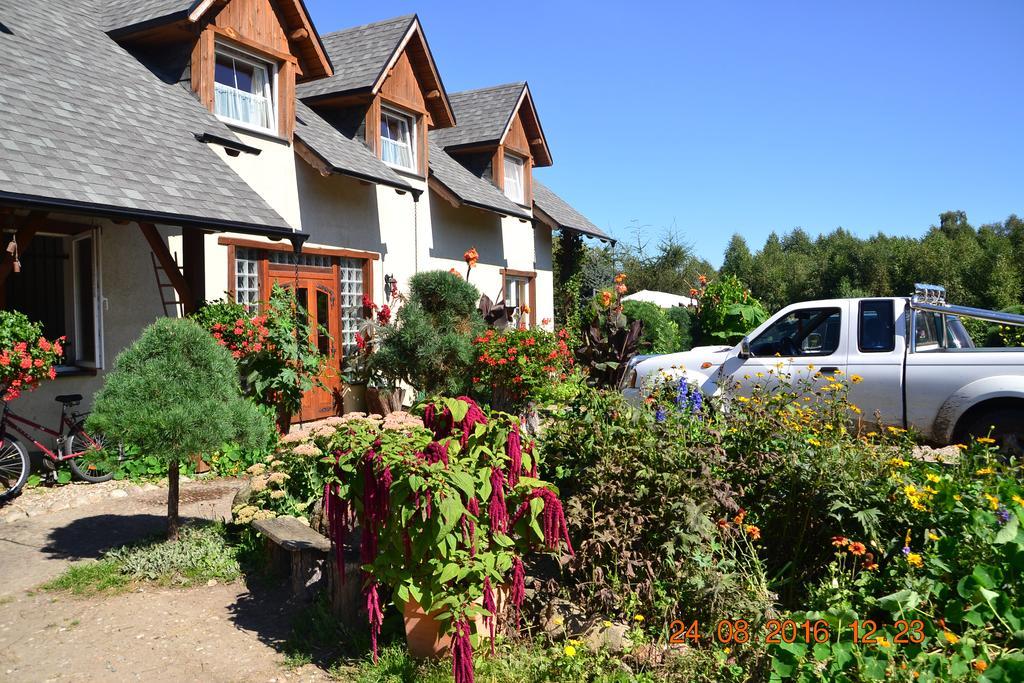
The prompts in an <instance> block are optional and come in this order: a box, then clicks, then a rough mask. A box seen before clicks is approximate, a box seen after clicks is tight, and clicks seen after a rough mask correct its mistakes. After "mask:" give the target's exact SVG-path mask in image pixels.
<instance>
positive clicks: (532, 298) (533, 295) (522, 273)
mask: <svg viewBox="0 0 1024 683" xmlns="http://www.w3.org/2000/svg"><path fill="white" fill-rule="evenodd" d="M509 277H517V278H524V279H526V280H528V281H529V290H530V291H529V297H528V298H529V304H530V327H536V326H537V271H535V270H514V269H512V268H502V269H501V296H502V299H504V298H505V291H506V287H507V286H508V278H509Z"/></svg>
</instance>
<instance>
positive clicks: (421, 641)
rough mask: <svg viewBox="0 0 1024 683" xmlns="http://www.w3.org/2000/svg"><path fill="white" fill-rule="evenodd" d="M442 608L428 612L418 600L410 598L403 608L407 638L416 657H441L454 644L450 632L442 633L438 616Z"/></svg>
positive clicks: (410, 649) (410, 651)
mask: <svg viewBox="0 0 1024 683" xmlns="http://www.w3.org/2000/svg"><path fill="white" fill-rule="evenodd" d="M440 611H441V610H435V611H434V612H432V613H430V614H427V613H426V612H424V611H423V608H422V607H421V606H420V604H419V603H418V602H416V601H415V600H413V599H411V598H410V599H409V602H407V603H405V607H404V608H403V609H402V615H403V616H404V617H405V640H406V643H407V644H408V647H409V654H410V655H412V656H413V658H414V659H429V658H431V657H440V656H441V655H443V654H445V653H446V652H448V648H449V647H450V646H451V644H452V637H451V635H450V634H442V633H441V622H439V621H438V620H437V619H435V618H434V617H436V616H437V615H438V614H439V613H440Z"/></svg>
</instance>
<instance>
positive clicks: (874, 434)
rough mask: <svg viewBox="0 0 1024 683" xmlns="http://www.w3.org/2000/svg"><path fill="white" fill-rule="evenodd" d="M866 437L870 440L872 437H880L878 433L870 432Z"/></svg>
mask: <svg viewBox="0 0 1024 683" xmlns="http://www.w3.org/2000/svg"><path fill="white" fill-rule="evenodd" d="M865 436H866V437H868V438H869V439H870V438H871V437H874V436H878V432H868V433H867V434H865Z"/></svg>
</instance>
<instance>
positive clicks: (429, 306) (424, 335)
mask: <svg viewBox="0 0 1024 683" xmlns="http://www.w3.org/2000/svg"><path fill="white" fill-rule="evenodd" d="M479 300H480V292H479V291H478V290H477V288H476V287H474V286H473V285H471V284H470V283H468V282H466V281H465V280H463V279H462V278H461V277H459V276H458V275H454V274H452V273H449V272H447V271H442V270H437V271H428V272H425V273H419V274H417V275H414V276H413V277H412V279H411V280H410V282H409V300H408V301H407V302H406V303H405V304H404V305H403V306H402V308H400V309H399V311H398V315H397V316H396V319H395V324H394V325H393V326H390V327H388V328H386V329H385V330H384V331H383V334H382V339H381V344H380V348H379V349H378V351H377V353H375V354H373V356H371V359H370V364H371V366H372V368H373V369H374V370H376V371H379V372H380V373H382V374H383V375H384V376H385V377H387V378H389V379H391V380H393V381H402V382H407V383H409V384H411V385H412V386H413V387H414V388H416V389H417V390H418V391H420V392H423V393H425V394H427V395H430V394H446V395H449V396H458V395H460V394H466V393H468V391H469V389H470V384H471V379H472V375H471V372H470V369H471V368H472V366H473V362H474V360H475V355H474V351H473V340H474V339H475V338H476V337H478V336H479V335H480V334H481V333H482V332H483V329H484V326H485V324H484V320H483V318H482V317H481V316H480V313H479V312H478V311H477V302H478V301H479Z"/></svg>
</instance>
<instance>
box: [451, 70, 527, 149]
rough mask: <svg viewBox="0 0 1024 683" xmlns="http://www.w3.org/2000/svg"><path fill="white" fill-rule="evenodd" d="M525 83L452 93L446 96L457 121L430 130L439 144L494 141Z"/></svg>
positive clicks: (503, 131)
mask: <svg viewBox="0 0 1024 683" xmlns="http://www.w3.org/2000/svg"><path fill="white" fill-rule="evenodd" d="M525 88H526V83H523V82H522V81H520V82H519V83H508V84H506V85H496V86H494V87H491V88H480V89H478V90H464V91H462V92H457V93H452V94H451V95H449V99H450V100H451V102H452V109H454V110H455V118H456V119H457V120H458V122H459V124H458V125H457V126H455V127H454V128H446V129H445V130H439V131H436V132H434V133H433V136H434V140H435V141H436V142H437V144H439V145H441V146H442V147H458V146H462V145H470V144H484V143H494V144H497V143H498V141H499V140H501V137H502V135H504V134H505V129H506V128H507V127H508V122H509V120H511V118H512V115H513V114H515V110H516V105H517V104H519V98H520V97H522V95H523V90H524V89H525Z"/></svg>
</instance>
